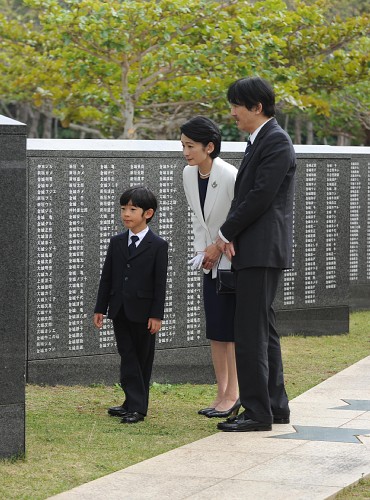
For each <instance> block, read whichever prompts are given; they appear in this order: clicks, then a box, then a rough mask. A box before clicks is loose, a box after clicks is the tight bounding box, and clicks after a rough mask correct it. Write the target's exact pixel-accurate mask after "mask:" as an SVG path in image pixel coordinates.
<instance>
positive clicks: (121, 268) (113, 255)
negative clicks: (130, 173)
mask: <svg viewBox="0 0 370 500" xmlns="http://www.w3.org/2000/svg"><path fill="white" fill-rule="evenodd" d="M120 204H121V219H122V222H123V224H124V226H125V227H126V228H127V229H128V230H127V231H125V232H124V233H121V234H117V235H116V236H113V238H111V240H110V244H109V247H108V251H107V255H106V258H105V262H104V266H103V270H102V273H101V278H100V285H99V290H98V297H97V301H96V306H95V311H94V312H95V314H94V324H95V326H96V327H97V328H101V327H102V326H103V316H104V314H106V312H107V309H108V307H109V309H108V318H110V319H112V320H113V329H114V334H115V337H116V342H117V349H118V352H119V355H120V357H121V387H122V389H123V391H124V393H125V401H124V403H123V404H122V405H121V406H114V407H111V408H109V410H108V413H109V414H110V415H113V416H119V417H122V423H128V424H132V423H137V422H139V421H141V420H144V417H145V416H146V414H147V410H148V401H149V382H150V376H151V373H152V366H153V360H154V347H155V335H154V334H155V333H157V332H158V331H159V329H160V328H161V324H162V318H163V312H164V303H165V295H166V278H167V262H168V244H167V242H166V241H165V240H163V239H162V238H160V237H159V236H157V235H156V234H154V233H153V231H151V230H150V229H149V227H148V225H147V223H148V222H149V221H150V220H151V219H152V217H153V215H154V213H155V211H156V209H157V200H156V198H155V196H154V194H153V193H152V192H151V191H150V190H149V189H147V188H145V187H143V186H136V187H133V188H131V189H128V190H127V191H125V192H124V193H123V194H122V196H121V198H120Z"/></svg>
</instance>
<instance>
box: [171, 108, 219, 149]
mask: <svg viewBox="0 0 370 500" xmlns="http://www.w3.org/2000/svg"><path fill="white" fill-rule="evenodd" d="M180 130H181V133H182V134H184V135H186V137H189V139H191V140H192V141H194V142H200V143H201V144H203V146H207V145H208V143H210V142H212V143H213V145H214V150H213V151H212V153H210V155H209V156H210V157H211V158H212V159H213V158H217V156H218V155H219V154H220V151H221V132H220V129H219V128H218V126H217V125H216V124H215V122H214V121H212V120H210V119H209V118H206V117H205V116H195V117H194V118H191V119H190V120H188V121H187V122H186V123H184V124H183V125H181V127H180Z"/></svg>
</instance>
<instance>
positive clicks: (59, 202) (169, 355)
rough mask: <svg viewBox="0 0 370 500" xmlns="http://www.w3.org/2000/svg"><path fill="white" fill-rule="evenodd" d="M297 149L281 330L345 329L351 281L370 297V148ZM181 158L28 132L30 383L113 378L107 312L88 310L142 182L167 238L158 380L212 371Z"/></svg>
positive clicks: (203, 376) (171, 148)
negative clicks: (127, 198)
mask: <svg viewBox="0 0 370 500" xmlns="http://www.w3.org/2000/svg"><path fill="white" fill-rule="evenodd" d="M296 149H297V157H298V171H297V185H296V197H295V207H294V210H295V215H294V255H293V261H294V265H293V268H292V269H291V270H288V271H286V272H285V273H284V279H283V280H282V283H281V286H280V289H279V292H278V296H277V299H276V303H275V306H276V310H277V319H278V326H279V330H280V332H281V333H282V334H283V335H286V334H294V333H301V334H302V333H303V334H306V335H320V334H337V333H346V332H348V328H349V307H350V302H351V300H350V296H349V291H350V281H351V283H352V287H353V288H354V289H356V290H357V292H356V293H357V296H358V297H357V298H358V300H357V302H358V303H359V302H361V304H362V306H364V307H366V305H368V306H369V307H370V304H369V299H368V293H367V291H368V288H367V287H368V286H369V273H370V259H369V256H368V250H369V241H368V238H369V236H368V235H367V232H366V231H367V230H366V228H367V221H368V217H369V210H368V190H369V188H368V181H367V179H368V175H367V169H366V168H364V165H363V164H362V163H361V164H360V160H361V162H362V161H368V160H367V159H366V154H368V151H367V150H368V149H369V148H362V151H361V155H360V156H361V158H359V161H357V159H356V160H355V159H352V160H351V152H346V149H347V148H330V147H324V146H311V147H309V146H307V147H305V146H297V148H296ZM243 150H244V143H224V144H223V148H222V154H221V157H222V158H223V159H225V160H226V161H229V162H230V163H233V164H234V165H236V166H238V165H239V163H240V158H241V156H242V152H243ZM367 158H369V156H367ZM184 165H185V161H184V159H183V157H182V154H181V145H180V143H179V142H178V141H105V140H100V141H93V140H91V141H89V140H79V141H76V140H75V141H68V140H59V141H58V140H57V141H55V140H29V141H28V200H29V201H28V206H29V220H28V223H29V227H28V235H29V236H28V241H29V281H28V283H29V294H28V380H29V381H30V382H33V383H51V384H57V383H63V384H64V383H92V382H109V383H110V382H115V381H116V380H117V377H118V359H117V358H118V357H117V354H116V351H115V343H114V336H113V331H112V325H111V323H110V321H109V320H108V321H106V323H105V326H104V328H103V329H102V330H100V331H98V330H96V329H95V328H94V326H93V324H92V315H93V309H94V304H95V296H96V291H97V287H98V283H99V275H100V269H101V266H102V263H103V260H104V256H105V252H106V248H107V245H108V242H109V238H110V236H111V235H113V234H115V233H117V232H119V231H121V230H122V226H121V222H120V218H119V197H120V194H121V192H122V191H123V190H124V189H125V188H127V187H129V186H132V185H135V184H145V185H148V186H149V187H150V188H151V189H152V190H153V191H154V192H155V193H156V194H157V196H158V199H159V210H158V212H157V214H156V215H155V217H154V219H153V222H152V223H151V224H152V227H153V229H155V230H156V231H157V232H159V234H161V235H162V236H163V237H164V238H165V239H167V240H168V242H169V257H170V260H169V269H168V289H167V302H166V311H165V315H166V317H165V321H164V324H163V327H162V330H161V331H160V333H159V334H158V336H157V352H156V359H155V365H154V373H153V380H156V381H158V382H165V381H167V382H186V381H189V382H207V381H211V380H213V371H212V366H211V360H210V352H209V346H208V342H207V341H206V339H205V337H204V317H203V311H202V291H201V273H199V272H195V271H191V270H190V269H189V267H188V266H187V260H188V259H189V257H190V256H191V255H192V243H191V239H192V238H191V223H190V212H189V210H188V207H187V204H186V199H185V195H184V192H183V189H182V170H183V167H184ZM367 168H368V167H367ZM359 185H361V187H359ZM356 266H357V267H356ZM356 270H357V271H356ZM364 270H365V272H364V274H363V271H364ZM355 271H356V272H355ZM362 293H364V297H362V296H361V294H362Z"/></svg>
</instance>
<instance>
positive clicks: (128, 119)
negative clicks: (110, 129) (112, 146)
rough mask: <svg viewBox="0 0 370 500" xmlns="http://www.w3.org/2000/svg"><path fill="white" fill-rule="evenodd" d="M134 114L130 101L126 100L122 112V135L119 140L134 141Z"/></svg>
mask: <svg viewBox="0 0 370 500" xmlns="http://www.w3.org/2000/svg"><path fill="white" fill-rule="evenodd" d="M134 114H135V106H134V103H133V101H132V100H131V99H128V98H126V103H125V110H124V114H123V117H124V121H125V126H124V129H123V134H122V136H120V139H136V128H135V126H134Z"/></svg>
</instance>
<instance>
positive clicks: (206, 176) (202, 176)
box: [198, 168, 211, 179]
mask: <svg viewBox="0 0 370 500" xmlns="http://www.w3.org/2000/svg"><path fill="white" fill-rule="evenodd" d="M198 172H199V175H200V177H201V178H202V179H207V178H208V177H209V176H210V175H211V172H208V174H202V172H201V171H200V170H199V168H198Z"/></svg>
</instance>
